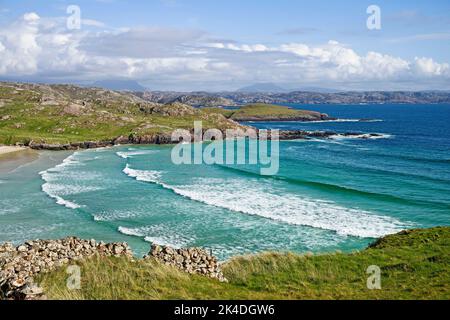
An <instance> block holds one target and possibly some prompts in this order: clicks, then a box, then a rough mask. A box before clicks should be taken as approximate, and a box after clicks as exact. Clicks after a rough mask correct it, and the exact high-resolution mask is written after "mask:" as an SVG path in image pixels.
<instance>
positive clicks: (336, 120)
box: [299, 119, 384, 123]
mask: <svg viewBox="0 0 450 320" xmlns="http://www.w3.org/2000/svg"><path fill="white" fill-rule="evenodd" d="M383 121H384V120H382V119H334V120H316V121H299V123H324V122H326V123H332V122H383Z"/></svg>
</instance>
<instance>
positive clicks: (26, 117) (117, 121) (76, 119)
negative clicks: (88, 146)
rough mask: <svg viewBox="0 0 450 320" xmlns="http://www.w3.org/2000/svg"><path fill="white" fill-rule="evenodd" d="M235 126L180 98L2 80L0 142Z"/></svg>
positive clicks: (62, 140)
mask: <svg viewBox="0 0 450 320" xmlns="http://www.w3.org/2000/svg"><path fill="white" fill-rule="evenodd" d="M194 120H201V121H203V127H204V128H218V129H227V128H235V127H236V126H237V124H236V123H234V122H232V121H230V120H228V119H226V118H225V117H224V116H222V115H220V114H214V113H210V112H204V111H202V110H199V109H194V108H192V107H190V106H188V105H185V104H182V103H172V104H159V103H152V102H148V101H145V100H143V99H141V98H139V97H137V96H135V95H133V94H132V93H127V92H116V91H111V90H105V89H100V88H82V87H77V86H72V85H38V84H19V83H6V82H0V144H14V143H16V142H20V143H28V142H29V141H31V140H33V141H34V142H45V143H61V144H63V143H73V142H84V141H101V140H112V139H115V138H116V137H119V136H129V135H130V134H134V135H137V136H139V135H147V134H170V133H171V132H172V131H173V130H174V129H179V128H181V129H191V128H193V123H194Z"/></svg>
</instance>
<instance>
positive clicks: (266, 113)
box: [204, 103, 320, 121]
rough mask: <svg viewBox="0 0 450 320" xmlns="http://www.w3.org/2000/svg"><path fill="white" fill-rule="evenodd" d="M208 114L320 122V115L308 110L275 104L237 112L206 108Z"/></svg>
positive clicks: (245, 108)
mask: <svg viewBox="0 0 450 320" xmlns="http://www.w3.org/2000/svg"><path fill="white" fill-rule="evenodd" d="M204 110H206V112H213V113H220V114H222V115H224V116H225V117H227V118H229V119H232V120H236V121H244V120H255V121H258V120H268V121H270V120H290V119H292V120H294V119H301V118H304V119H316V120H320V113H318V112H314V111H307V110H297V109H291V108H289V107H284V106H278V105H273V104H264V103H256V104H249V105H246V106H243V107H241V108H239V109H237V110H227V109H221V108H205V109H204Z"/></svg>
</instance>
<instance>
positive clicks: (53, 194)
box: [39, 152, 82, 209]
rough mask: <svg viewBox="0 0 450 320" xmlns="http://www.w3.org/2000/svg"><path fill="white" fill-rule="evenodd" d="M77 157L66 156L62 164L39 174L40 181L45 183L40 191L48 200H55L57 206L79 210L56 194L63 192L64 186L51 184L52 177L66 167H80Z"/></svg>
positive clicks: (73, 155) (71, 202) (75, 205)
mask: <svg viewBox="0 0 450 320" xmlns="http://www.w3.org/2000/svg"><path fill="white" fill-rule="evenodd" d="M77 155H78V153H77V152H75V153H73V154H72V155H70V156H68V157H67V158H66V159H64V160H63V162H62V163H60V164H58V165H57V166H55V167H53V168H50V169H48V170H45V171H42V172H40V173H39V174H40V175H41V177H42V179H43V180H44V181H45V183H44V184H43V185H42V187H41V188H42V191H43V192H45V193H46V194H47V195H48V196H49V197H50V198H53V199H55V200H56V203H57V204H59V205H62V206H65V207H66V208H69V209H78V208H81V206H80V205H78V204H77V203H75V202H73V201H69V200H66V199H63V198H62V197H61V194H59V193H58V191H59V192H60V191H61V190H64V186H61V185H58V184H54V183H51V182H53V181H54V180H55V179H54V177H53V176H54V175H55V174H57V173H60V172H62V171H63V170H65V169H66V168H67V167H70V166H75V165H82V163H81V162H80V161H78V160H77V159H76V158H75V157H76V156H77Z"/></svg>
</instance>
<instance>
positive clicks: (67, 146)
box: [17, 128, 384, 151]
mask: <svg viewBox="0 0 450 320" xmlns="http://www.w3.org/2000/svg"><path fill="white" fill-rule="evenodd" d="M253 129H254V128H253ZM259 131H260V130H257V131H256V134H257V137H256V139H260V137H259V133H260V132H259ZM334 136H343V137H355V138H358V137H360V136H365V137H366V138H367V137H369V138H371V137H372V138H377V137H383V136H384V135H383V134H380V133H370V132H369V133H361V132H342V133H339V132H336V131H321V130H316V131H307V130H279V136H278V139H279V140H280V141H285V140H298V139H305V140H307V139H311V138H323V139H332V138H333V137H334ZM242 137H248V135H246V134H245V132H243V135H242ZM366 138H362V139H366ZM262 139H264V140H265V139H268V140H271V139H272V137H271V134H268V136H267V137H263V138H262ZM223 140H226V137H225V139H223ZM192 142H194V141H192ZM203 142H205V141H203ZM177 143H178V142H177V141H172V137H171V135H169V134H154V135H143V136H129V137H124V136H120V137H118V138H115V139H111V140H103V141H84V142H71V143H64V144H59V143H54V144H49V143H45V142H43V143H34V142H33V141H32V142H30V143H29V144H28V145H27V146H26V147H17V148H21V149H17V151H20V150H26V149H31V150H49V151H76V150H87V149H98V148H107V147H114V146H118V145H175V144H177Z"/></svg>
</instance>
